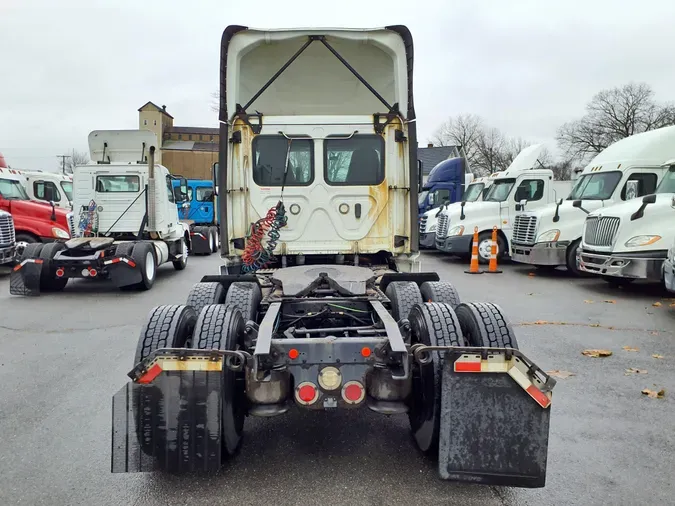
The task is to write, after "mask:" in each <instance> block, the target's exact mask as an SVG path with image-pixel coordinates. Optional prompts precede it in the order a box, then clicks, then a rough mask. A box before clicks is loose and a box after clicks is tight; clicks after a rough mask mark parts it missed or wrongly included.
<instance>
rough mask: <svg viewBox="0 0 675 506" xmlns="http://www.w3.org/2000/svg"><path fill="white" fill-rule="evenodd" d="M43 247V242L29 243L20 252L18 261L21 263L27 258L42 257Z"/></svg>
mask: <svg viewBox="0 0 675 506" xmlns="http://www.w3.org/2000/svg"><path fill="white" fill-rule="evenodd" d="M42 248H44V244H42V243H41V242H33V243H30V244H27V245H26V247H25V248H24V249H23V251H22V252H21V253H20V254H19V257H18V259H17V262H18V263H21V262H23V261H24V260H26V259H27V258H40V253H42Z"/></svg>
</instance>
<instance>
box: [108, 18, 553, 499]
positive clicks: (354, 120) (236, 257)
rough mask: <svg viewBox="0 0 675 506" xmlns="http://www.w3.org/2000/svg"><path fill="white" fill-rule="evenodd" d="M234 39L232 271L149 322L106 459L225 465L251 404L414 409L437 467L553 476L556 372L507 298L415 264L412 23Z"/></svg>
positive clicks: (525, 480) (512, 481) (229, 114)
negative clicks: (471, 292)
mask: <svg viewBox="0 0 675 506" xmlns="http://www.w3.org/2000/svg"><path fill="white" fill-rule="evenodd" d="M222 47H223V49H222V62H221V86H222V89H221V100H222V102H221V116H220V118H221V152H220V161H219V168H220V171H219V175H218V179H217V181H216V184H215V185H214V186H215V187H217V189H218V193H219V194H220V196H221V198H220V199H219V203H220V206H221V216H222V218H223V220H222V222H221V232H222V250H223V253H222V254H223V258H224V260H225V266H224V269H222V271H221V273H220V274H219V275H206V276H204V277H203V278H202V280H201V282H199V283H197V284H195V285H194V286H193V288H192V289H191V291H190V293H189V294H188V296H187V301H186V303H185V304H177V305H163V306H157V307H155V308H153V309H152V311H151V312H150V314H149V315H148V318H147V320H146V323H145V325H144V326H143V329H142V331H141V335H140V337H139V341H138V346H137V349H136V355H135V357H134V361H133V369H132V370H131V371H130V372H129V374H128V375H129V377H130V378H131V380H132V381H131V382H129V383H128V384H127V385H126V386H125V387H124V388H122V389H121V390H120V391H118V392H117V394H116V395H115V396H114V397H113V433H112V453H113V454H112V471H113V472H136V471H152V470H170V471H175V472H188V471H197V470H199V471H208V470H213V469H218V468H220V466H221V464H222V462H223V461H224V460H227V459H230V458H234V456H235V455H236V454H237V450H238V449H239V447H240V445H241V442H242V435H243V431H244V427H245V424H246V418H247V417H249V416H256V417H263V418H269V417H274V416H283V415H284V414H285V413H287V412H288V411H289V410H292V409H294V410H307V411H332V410H345V411H347V410H362V409H369V410H371V411H374V412H376V413H380V414H384V415H392V414H405V415H407V417H408V420H409V424H410V431H411V434H412V436H413V440H414V442H415V445H416V446H417V448H418V449H419V450H420V451H421V452H423V453H425V454H428V455H429V456H430V458H433V459H436V460H437V462H438V471H439V475H440V476H441V478H443V479H449V480H456V481H465V482H473V483H482V484H496V485H509V486H522V487H542V486H544V483H545V476H546V459H547V451H548V431H549V417H550V404H551V398H552V393H551V391H552V388H553V386H554V384H555V381H554V380H553V379H552V378H550V377H548V376H547V375H546V374H545V373H544V372H543V371H541V369H539V368H538V367H537V366H536V365H535V364H534V363H533V362H532V361H531V360H530V359H528V358H527V357H526V356H525V355H524V354H523V353H522V352H520V351H519V350H518V343H517V340H516V337H515V335H514V332H513V329H512V328H511V326H510V324H509V323H508V319H507V318H506V316H505V315H504V314H503V312H502V310H501V309H500V308H499V307H498V306H496V305H494V304H490V303H481V302H465V303H462V302H461V301H460V297H459V294H458V293H457V291H456V290H455V288H454V287H453V285H452V284H451V283H449V282H446V281H441V280H440V279H439V277H438V275H437V274H436V273H433V272H419V271H420V269H419V261H418V256H417V255H418V252H417V242H418V238H417V233H418V231H417V223H416V215H417V208H416V204H417V189H418V182H419V181H418V180H417V179H416V178H417V174H418V170H417V168H418V165H417V160H416V154H415V146H416V145H417V141H416V135H415V128H414V119H415V112H414V107H413V103H412V56H413V54H412V37H411V35H410V32H409V31H408V29H407V28H405V27H402V26H394V27H388V28H385V29H376V30H335V29H327V30H314V29H312V30H269V31H258V30H248V29H245V28H243V27H229V28H227V29H226V30H225V33H224V35H223V42H222ZM284 76H285V77H284ZM383 107H384V109H382V108H383ZM383 110H384V112H381V111H383ZM256 111H259V112H256ZM130 365H131V361H130ZM327 430H329V429H327ZM505 449H508V450H505ZM411 451H412V447H411Z"/></svg>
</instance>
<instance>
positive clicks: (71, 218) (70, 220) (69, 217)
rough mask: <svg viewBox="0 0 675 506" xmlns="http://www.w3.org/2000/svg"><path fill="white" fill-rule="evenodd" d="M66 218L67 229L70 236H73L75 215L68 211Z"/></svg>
mask: <svg viewBox="0 0 675 506" xmlns="http://www.w3.org/2000/svg"><path fill="white" fill-rule="evenodd" d="M66 219H67V220H68V231H69V232H70V237H75V215H74V214H73V213H68V214H67V215H66Z"/></svg>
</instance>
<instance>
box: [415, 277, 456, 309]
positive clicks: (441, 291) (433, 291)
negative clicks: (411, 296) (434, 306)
mask: <svg viewBox="0 0 675 506" xmlns="http://www.w3.org/2000/svg"><path fill="white" fill-rule="evenodd" d="M420 293H421V294H422V299H423V300H424V302H442V303H443V304H449V305H450V306H451V307H452V309H455V308H456V307H457V306H458V305H459V304H460V302H461V300H459V294H458V293H457V290H455V287H454V286H453V284H452V283H448V282H447V281H426V282H424V283H422V285H421V286H420Z"/></svg>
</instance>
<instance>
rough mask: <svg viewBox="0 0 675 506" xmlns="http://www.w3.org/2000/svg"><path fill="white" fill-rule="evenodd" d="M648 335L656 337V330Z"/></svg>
mask: <svg viewBox="0 0 675 506" xmlns="http://www.w3.org/2000/svg"><path fill="white" fill-rule="evenodd" d="M649 335H650V336H658V335H659V333H658V332H657V331H656V330H652V331H651V332H650V333H649Z"/></svg>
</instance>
